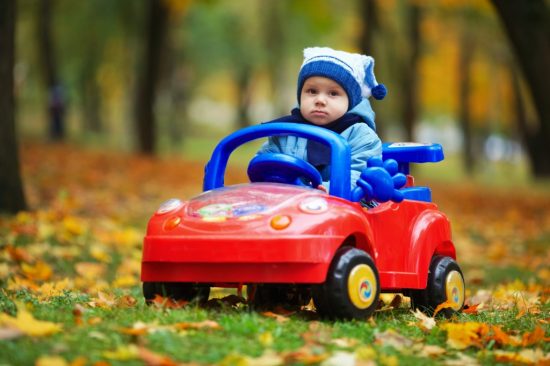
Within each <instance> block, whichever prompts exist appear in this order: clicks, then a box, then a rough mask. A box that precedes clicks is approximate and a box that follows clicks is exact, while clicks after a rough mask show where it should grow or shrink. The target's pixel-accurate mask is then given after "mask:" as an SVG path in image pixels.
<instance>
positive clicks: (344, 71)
mask: <svg viewBox="0 0 550 366" xmlns="http://www.w3.org/2000/svg"><path fill="white" fill-rule="evenodd" d="M312 76H323V77H326V78H329V79H332V80H334V81H336V82H337V83H338V84H340V86H342V88H343V89H344V90H345V91H346V93H347V95H348V99H349V109H352V108H353V107H355V106H356V105H357V104H359V103H360V102H361V99H363V98H369V97H370V96H371V95H372V96H373V97H374V98H375V99H379V100H380V99H383V98H384V97H385V96H386V94H387V90H386V87H385V86H384V84H378V83H377V82H376V78H375V77H374V59H373V58H372V57H370V56H365V55H360V54H358V53H348V52H344V51H336V50H333V49H332V48H328V47H311V48H306V49H304V62H303V63H302V67H301V68H300V73H299V75H298V103H299V102H300V95H301V93H302V87H303V86H304V83H305V81H306V80H307V79H308V78H310V77H312Z"/></svg>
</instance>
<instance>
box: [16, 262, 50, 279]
mask: <svg viewBox="0 0 550 366" xmlns="http://www.w3.org/2000/svg"><path fill="white" fill-rule="evenodd" d="M21 270H22V271H23V273H24V274H25V276H26V277H27V278H28V279H30V280H33V281H47V280H49V279H50V278H51V276H52V274H53V270H52V267H50V266H49V265H48V264H46V263H44V262H42V261H38V262H36V264H35V265H34V266H32V265H30V264H27V263H21Z"/></svg>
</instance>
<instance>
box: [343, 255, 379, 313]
mask: <svg viewBox="0 0 550 366" xmlns="http://www.w3.org/2000/svg"><path fill="white" fill-rule="evenodd" d="M376 282H377V280H376V276H375V274H374V271H373V269H372V268H371V267H369V266H368V265H366V264H360V265H358V266H355V267H353V269H352V270H351V272H350V274H349V277H348V295H349V298H350V300H351V302H352V303H353V305H355V306H356V307H357V308H358V309H366V308H368V307H369V306H371V305H372V303H373V302H374V297H375V295H376Z"/></svg>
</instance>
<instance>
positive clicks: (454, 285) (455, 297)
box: [410, 256, 465, 317]
mask: <svg viewBox="0 0 550 366" xmlns="http://www.w3.org/2000/svg"><path fill="white" fill-rule="evenodd" d="M410 296H411V303H412V306H413V308H415V309H420V310H422V311H424V312H426V313H428V314H433V312H434V310H435V309H436V308H437V306H438V305H440V304H443V303H445V302H448V303H449V305H450V306H449V307H446V308H444V309H442V310H441V311H440V313H441V314H443V315H445V316H446V317H450V316H452V315H453V314H454V313H456V312H458V311H460V310H461V309H462V307H463V306H464V299H465V285H464V276H463V275H462V270H461V269H460V267H459V265H458V264H457V263H456V262H455V261H454V260H453V259H452V258H451V257H445V256H434V257H433V258H432V261H431V263H430V272H429V274H428V283H427V286H426V288H425V289H424V290H412V291H411V292H410Z"/></svg>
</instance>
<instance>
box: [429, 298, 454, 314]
mask: <svg viewBox="0 0 550 366" xmlns="http://www.w3.org/2000/svg"><path fill="white" fill-rule="evenodd" d="M453 306H454V304H453V303H452V302H451V301H450V300H447V301H445V302H443V303H441V304H439V305H437V307H436V308H435V310H434V315H433V316H434V317H435V316H436V315H437V314H438V313H439V312H440V311H441V310H443V309H448V308H452V307H453Z"/></svg>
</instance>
